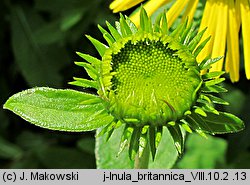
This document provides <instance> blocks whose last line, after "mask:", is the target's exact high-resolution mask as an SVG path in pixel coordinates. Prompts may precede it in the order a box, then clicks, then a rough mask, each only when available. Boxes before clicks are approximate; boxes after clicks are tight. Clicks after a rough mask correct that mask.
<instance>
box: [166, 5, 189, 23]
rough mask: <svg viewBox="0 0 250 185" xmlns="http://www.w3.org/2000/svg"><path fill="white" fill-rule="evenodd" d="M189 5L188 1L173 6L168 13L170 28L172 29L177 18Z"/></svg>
mask: <svg viewBox="0 0 250 185" xmlns="http://www.w3.org/2000/svg"><path fill="white" fill-rule="evenodd" d="M187 3H188V0H177V1H176V2H175V3H174V4H173V6H172V7H171V8H170V9H169V10H168V12H167V20H168V26H169V27H171V25H172V24H173V23H174V21H175V20H176V18H177V17H178V16H179V15H180V14H181V12H182V10H183V9H184V7H185V6H186V4H187Z"/></svg>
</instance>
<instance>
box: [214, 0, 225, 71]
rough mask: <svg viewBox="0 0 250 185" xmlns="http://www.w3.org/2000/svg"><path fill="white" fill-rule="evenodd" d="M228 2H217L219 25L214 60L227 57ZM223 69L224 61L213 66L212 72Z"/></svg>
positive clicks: (215, 39)
mask: <svg viewBox="0 0 250 185" xmlns="http://www.w3.org/2000/svg"><path fill="white" fill-rule="evenodd" d="M227 1H228V0H220V1H217V6H218V8H217V11H218V14H217V19H216V21H217V23H216V25H217V26H216V28H215V35H214V43H213V50H212V55H211V57H212V58H216V57H220V56H224V55H225V49H226V35H227V22H228V2H227ZM222 67H223V60H220V61H219V62H216V63H215V64H213V65H212V68H211V71H221V70H222Z"/></svg>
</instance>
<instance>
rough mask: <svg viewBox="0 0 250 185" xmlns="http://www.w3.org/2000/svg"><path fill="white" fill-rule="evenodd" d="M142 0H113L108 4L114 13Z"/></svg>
mask: <svg viewBox="0 0 250 185" xmlns="http://www.w3.org/2000/svg"><path fill="white" fill-rule="evenodd" d="M142 1H144V0H115V1H113V2H112V3H111V4H110V5H109V8H110V9H111V10H113V12H114V13H116V12H120V11H124V10H127V9H129V8H131V7H133V6H135V5H137V4H139V3H141V2H142Z"/></svg>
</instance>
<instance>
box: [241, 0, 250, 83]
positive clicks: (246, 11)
mask: <svg viewBox="0 0 250 185" xmlns="http://www.w3.org/2000/svg"><path fill="white" fill-rule="evenodd" d="M240 13H241V21H242V37H243V51H244V63H245V71H246V76H247V79H250V34H249V31H250V22H249V20H250V5H249V1H248V0H240Z"/></svg>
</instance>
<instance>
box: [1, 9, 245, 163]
mask: <svg viewBox="0 0 250 185" xmlns="http://www.w3.org/2000/svg"><path fill="white" fill-rule="evenodd" d="M98 27H99V29H100V31H101V33H102V34H103V37H104V39H105V40H106V41H107V44H108V46H107V45H105V44H103V43H101V42H99V41H98V40H96V39H94V38H92V37H90V36H87V37H88V39H89V40H90V41H91V42H92V44H93V45H94V46H95V48H96V49H97V51H98V52H99V54H100V56H101V59H97V58H94V57H92V56H90V55H87V54H83V53H78V54H79V56H81V57H82V58H83V59H85V60H86V61H87V62H76V64H77V65H79V66H82V67H84V68H85V70H86V71H87V73H88V75H89V76H90V77H91V80H88V79H82V78H74V80H75V81H74V82H70V84H73V85H77V86H81V87H84V88H94V89H96V90H97V94H98V96H96V95H92V94H87V93H80V92H76V91H73V90H59V91H57V96H56V98H54V97H53V98H54V99H53V101H55V102H56V103H58V104H59V103H60V102H61V103H62V104H60V106H59V105H58V106H55V107H54V108H55V109H64V108H65V107H69V105H72V106H71V107H70V108H67V110H66V111H65V112H64V113H63V114H57V113H56V112H55V114H53V116H54V117H53V119H52V118H51V119H49V118H47V117H46V118H43V120H41V118H40V117H41V114H42V113H40V114H39V115H38V116H37V117H39V116H40V117H39V118H34V114H31V113H30V114H29V111H24V109H27V107H26V108H23V109H22V110H20V109H18V108H17V107H15V105H16V104H15V105H14V104H13V102H14V101H17V99H18V98H20V97H27V96H28V95H29V96H30V94H32V93H35V94H36V96H37V97H38V98H39V96H40V95H41V92H42V91H43V92H46V95H43V97H42V98H44V100H43V101H47V102H48V106H50V105H49V102H52V101H51V100H50V99H49V98H50V97H49V94H50V92H51V91H53V90H51V89H50V88H43V89H41V88H35V89H33V90H32V91H30V90H28V91H24V92H21V94H18V95H14V96H13V97H12V98H11V99H10V100H8V102H7V103H6V105H5V108H8V109H10V110H12V111H14V112H15V113H17V114H19V115H20V116H22V117H23V118H25V119H26V120H28V121H30V122H32V123H35V124H36V125H39V126H42V127H45V128H50V129H56V130H67V131H87V130H93V129H97V128H100V127H101V128H102V131H101V132H100V133H99V136H100V135H103V134H104V133H107V136H108V138H109V137H110V136H111V135H112V132H113V131H114V130H115V129H116V128H118V127H119V126H121V125H123V124H125V127H124V132H123V135H122V136H121V142H120V143H121V144H120V151H122V150H123V149H124V148H125V147H126V146H129V154H130V157H131V158H132V159H133V158H134V157H135V155H136V154H139V156H140V155H142V153H143V150H144V148H145V146H146V145H147V144H148V143H149V146H150V150H151V153H152V156H153V158H154V156H155V153H156V149H157V146H158V144H159V142H160V140H161V135H162V130H163V127H167V128H168V130H169V133H170V134H171V136H172V138H173V140H174V144H175V146H176V149H177V151H178V153H180V154H181V153H182V151H183V145H184V136H183V133H184V132H185V130H186V131H187V132H190V133H191V132H193V131H195V132H197V133H199V134H200V135H202V136H206V135H205V134H206V133H209V134H217V133H219V134H220V133H231V132H236V131H239V130H241V129H243V127H244V125H243V122H242V121H241V120H240V119H239V118H237V117H236V116H234V115H232V114H229V113H225V112H220V111H218V110H216V109H215V106H214V105H215V104H223V105H227V104H228V103H227V102H225V101H224V100H222V99H221V98H219V97H218V95H219V93H221V92H226V89H224V88H223V87H222V86H220V85H219V84H220V83H221V82H222V81H224V78H220V75H222V74H223V72H209V68H210V66H211V65H212V64H213V63H215V62H217V61H218V60H220V59H221V57H219V58H215V59H210V58H209V57H207V58H205V59H204V60H203V61H202V62H201V63H199V64H198V63H197V60H196V57H197V55H198V54H199V52H200V51H201V50H202V48H203V47H204V46H205V44H206V43H207V42H208V41H209V38H207V39H206V40H205V41H203V42H202V43H201V44H198V43H199V42H200V40H201V37H202V36H203V33H204V32H205V30H203V31H202V32H200V33H195V32H194V30H193V29H192V26H191V25H189V24H188V21H186V22H185V23H183V24H180V25H179V26H178V27H177V28H176V29H175V30H174V31H172V32H170V31H169V29H168V25H167V19H166V14H165V13H162V14H161V15H160V16H158V18H157V19H156V21H155V22H154V24H152V23H151V20H150V19H149V18H148V16H147V14H146V12H145V10H144V9H143V8H142V9H141V13H140V27H139V28H137V27H136V26H135V25H134V24H133V22H131V21H130V20H129V19H128V18H125V17H124V16H123V15H121V16H120V20H119V22H116V27H113V26H112V25H111V24H110V23H108V22H107V28H108V31H107V30H105V29H104V28H102V27H101V26H98ZM66 91H67V92H69V91H70V93H69V94H67V93H66ZM54 94H55V93H54ZM59 98H61V99H60V100H59ZM55 99H56V100H55ZM71 99H72V101H70V100H71ZM23 101H24V100H23ZM40 102H41V100H40ZM43 107H44V106H43ZM59 107H60V108H59ZM33 108H34V107H33ZM30 111H31V110H30ZM74 111H75V112H76V113H75V112H74ZM73 112H74V114H73ZM69 117H71V118H72V119H69ZM57 118H58V120H59V118H60V119H64V120H63V124H62V125H60V124H58V123H55V124H53V121H54V120H55V119H57ZM37 119H39V121H36V120H37ZM67 120H68V121H67ZM72 120H75V121H74V123H72ZM52 124H53V126H52ZM72 125H73V126H72ZM97 137H98V136H97ZM108 138H107V139H108Z"/></svg>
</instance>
